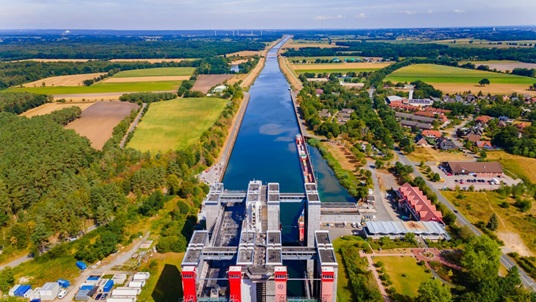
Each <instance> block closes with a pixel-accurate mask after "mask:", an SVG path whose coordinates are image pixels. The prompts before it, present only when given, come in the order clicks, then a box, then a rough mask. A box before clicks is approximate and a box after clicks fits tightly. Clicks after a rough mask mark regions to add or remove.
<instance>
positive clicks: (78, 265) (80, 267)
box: [76, 261, 87, 270]
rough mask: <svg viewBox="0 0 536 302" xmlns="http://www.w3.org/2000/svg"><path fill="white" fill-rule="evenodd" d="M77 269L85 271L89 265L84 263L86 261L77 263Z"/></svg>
mask: <svg viewBox="0 0 536 302" xmlns="http://www.w3.org/2000/svg"><path fill="white" fill-rule="evenodd" d="M76 267H78V268H79V269H81V270H85V269H86V268H87V264H86V263H84V261H76Z"/></svg>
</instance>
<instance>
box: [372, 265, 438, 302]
mask: <svg viewBox="0 0 536 302" xmlns="http://www.w3.org/2000/svg"><path fill="white" fill-rule="evenodd" d="M379 261H381V262H383V267H384V268H385V271H386V272H387V274H388V275H389V277H390V278H391V281H392V282H393V285H392V287H393V288H394V289H395V290H396V291H397V292H398V293H400V294H402V295H407V296H410V297H415V296H416V295H417V289H418V288H419V285H420V284H421V282H424V281H426V280H429V279H430V278H431V277H432V274H430V273H426V272H425V271H424V270H425V267H424V266H419V265H417V260H415V258H413V257H411V256H404V257H400V256H385V257H374V262H375V263H378V262H379ZM402 267H403V268H404V270H403V271H401V270H400V268H402Z"/></svg>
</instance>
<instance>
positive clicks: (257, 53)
mask: <svg viewBox="0 0 536 302" xmlns="http://www.w3.org/2000/svg"><path fill="white" fill-rule="evenodd" d="M260 55H262V51H253V50H244V51H239V52H233V53H228V54H227V57H234V56H239V57H253V56H260Z"/></svg>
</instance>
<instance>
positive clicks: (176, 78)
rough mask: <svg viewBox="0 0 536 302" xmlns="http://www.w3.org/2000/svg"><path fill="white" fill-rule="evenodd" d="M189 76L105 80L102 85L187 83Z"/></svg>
mask: <svg viewBox="0 0 536 302" xmlns="http://www.w3.org/2000/svg"><path fill="white" fill-rule="evenodd" d="M189 79H190V76H155V77H129V78H107V79H105V80H103V83H132V82H136V83H139V82H147V81H152V82H156V81H158V82H160V81H162V82H168V81H187V80H189Z"/></svg>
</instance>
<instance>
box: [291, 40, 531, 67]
mask: <svg viewBox="0 0 536 302" xmlns="http://www.w3.org/2000/svg"><path fill="white" fill-rule="evenodd" d="M337 45H338V46H341V47H338V48H318V47H305V48H300V49H292V48H290V49H288V50H287V51H286V52H285V53H284V55H285V56H287V57H319V56H330V57H336V56H343V57H349V56H364V57H382V58H390V59H393V60H398V59H399V58H400V57H424V58H432V59H435V58H438V57H449V58H451V59H454V60H515V61H522V62H528V63H534V62H536V48H491V49H489V48H477V47H474V48H472V47H449V46H446V45H440V44H425V43H382V42H355V41H350V42H337Z"/></svg>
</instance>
